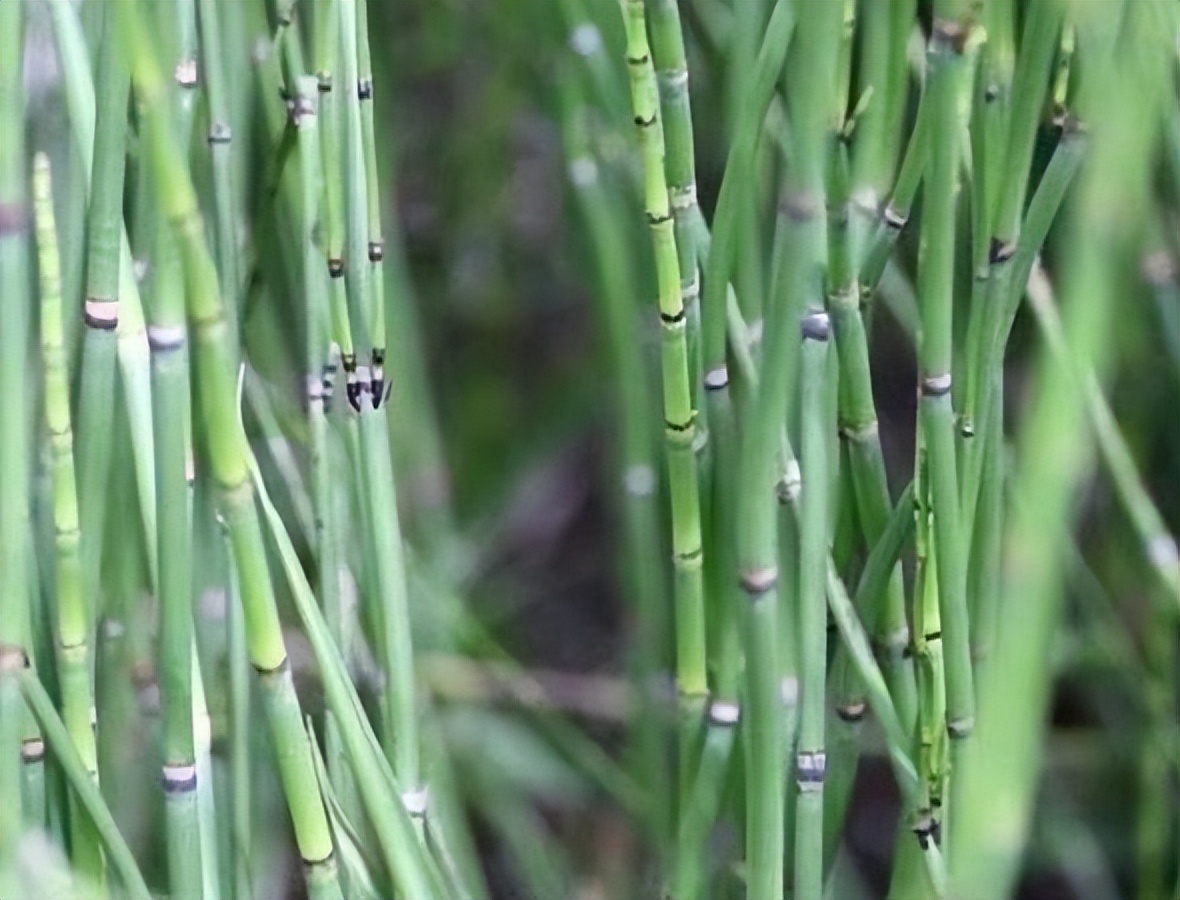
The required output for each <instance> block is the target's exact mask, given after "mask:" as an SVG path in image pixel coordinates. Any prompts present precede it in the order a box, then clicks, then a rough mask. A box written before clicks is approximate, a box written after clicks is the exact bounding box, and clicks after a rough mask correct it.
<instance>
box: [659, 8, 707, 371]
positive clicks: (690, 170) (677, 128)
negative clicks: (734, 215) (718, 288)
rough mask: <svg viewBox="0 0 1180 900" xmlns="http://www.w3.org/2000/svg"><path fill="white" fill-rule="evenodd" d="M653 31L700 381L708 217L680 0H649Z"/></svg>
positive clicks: (683, 292) (685, 298)
mask: <svg viewBox="0 0 1180 900" xmlns="http://www.w3.org/2000/svg"><path fill="white" fill-rule="evenodd" d="M646 4H647V9H648V19H649V22H650V29H649V30H650V33H651V52H652V61H653V64H654V66H655V70H656V78H657V81H658V83H659V94H660V115H661V117H662V119H663V123H664V146H665V151H666V158H665V167H664V168H665V173H666V180H667V183H668V200H669V202H670V204H671V206H672V216H673V219H674V222H675V232H676V254H677V258H678V260H679V264H680V297H681V302H682V303H683V304H684V308H685V312H686V315H687V322H688V331H687V332H686V338H687V341H688V344H689V351H690V365H691V366H692V370H691V374H692V376H693V384H694V386H695V385H697V376H698V374H699V373H698V371H697V370H698V368H699V366H700V358H699V347H698V345H697V341H698V337H699V327H700V317H699V306H700V304H699V302H698V301H699V299H700V290H701V282H700V272H699V265H700V262H699V259H700V254H699V248H698V247H697V246H696V244H697V239H696V234H697V233H698V231H699V225H700V223H701V222H702V216H701V209H700V206H699V205H698V204H697V177H696V159H695V155H696V154H695V147H694V143H693V134H692V102H691V99H690V94H689V89H688V83H689V82H688V61H687V60H686V59H685V55H684V33H683V31H682V30H681V27H680V10H679V8H678V5H677V0H646Z"/></svg>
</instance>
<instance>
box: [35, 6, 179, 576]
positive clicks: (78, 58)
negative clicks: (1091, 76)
mask: <svg viewBox="0 0 1180 900" xmlns="http://www.w3.org/2000/svg"><path fill="white" fill-rule="evenodd" d="M48 7H49V11H50V15H51V17H52V21H53V34H54V40H55V42H56V45H57V60H58V64H59V65H60V66H61V69H62V75H63V85H64V90H65V95H66V109H67V111H68V113H69V119H70V134H71V135H72V137H73V142H74V146H75V150H76V155H77V157H78V160H79V163H80V168H81V172H82V177H83V183H84V184H85V185H86V187H87V190H88V191H89V187H90V180H91V175H92V171H91V169H92V167H93V164H94V163H93V159H94V131H95V109H94V103H95V98H94V80H93V77H92V75H91V72H90V66H89V61H88V57H87V52H86V43H85V40H84V38H83V35H82V27H81V25H80V24H79V22H78V14H77V11H76V9H75V8H74V6H73V5H72V4H69V3H50V4H48ZM98 8H99V9H101V7H98ZM83 199H84V201H85V199H86V198H83ZM120 229H121V233H120V235H119V297H120V315H119V323H118V325H117V326H116V328H115V335H116V343H117V345H118V346H117V350H116V353H117V356H118V359H119V370H120V374H121V376H122V380H123V397H124V402H125V403H126V406H127V417H128V420H129V422H130V425H131V433H132V436H133V439H132V448H133V451H134V455H135V473H136V489H137V491H138V494H139V504H140V515H141V516H142V518H143V521H144V530H145V536H146V539H147V542H148V546H149V555H148V565H149V567H150V569H151V575H152V583H153V584H155V583H156V577H157V576H156V550H155V543H156V498H155V492H156V484H155V473H154V465H155V464H154V451H153V449H152V423H151V417H152V403H151V384H150V378H151V375H150V372H149V366H150V363H149V359H148V357H149V350H148V345H147V331H146V329H145V326H144V317H143V304H142V302H141V298H140V296H139V286H138V285H137V284H136V281H135V274H134V268H133V265H132V257H131V244H130V241H129V240H128V237H127V228H126V226H125V225H123V224H122V223H120Z"/></svg>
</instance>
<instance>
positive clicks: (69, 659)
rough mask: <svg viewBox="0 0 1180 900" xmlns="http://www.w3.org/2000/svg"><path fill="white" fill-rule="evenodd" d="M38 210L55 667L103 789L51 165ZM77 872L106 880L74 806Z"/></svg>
mask: <svg viewBox="0 0 1180 900" xmlns="http://www.w3.org/2000/svg"><path fill="white" fill-rule="evenodd" d="M33 194H34V198H33V202H34V214H35V216H36V222H37V247H38V271H39V273H40V278H41V350H42V358H43V360H44V367H45V420H46V424H47V426H48V430H49V446H50V453H51V455H52V459H53V466H52V471H51V475H50V479H51V481H52V484H53V527H54V547H55V549H56V584H57V628H56V632H57V660H58V670H59V677H60V679H61V694H62V711H63V713H62V714H63V717H64V720H65V723H66V729H67V730H68V731H69V734H70V739H71V741H73V744H74V748H75V749H76V750H77V751H78V757H79V758H80V759H81V760H82V763H83V765H84V766H85V768H86V771H87V773H88V774H89V776H90V777H91V779H93V780H94V782H95V783H96V784H97V783H98V751H97V748H96V746H95V740H94V726H93V724H92V716H93V714H94V694H93V692H92V690H91V675H90V622H91V618H92V615H93V614H92V612H91V610H90V601H89V598H88V596H87V594H88V591H87V587H88V584H89V582H88V581H87V580H86V579H85V578H83V577H82V560H81V557H80V555H79V547H78V545H79V529H78V493H77V483H76V481H75V475H74V436H73V433H72V431H71V428H70V400H69V380H68V374H67V371H66V359H65V350H64V347H63V340H64V338H63V324H64V323H63V318H62V298H61V265H60V258H59V256H58V248H57V229H56V224H55V222H54V217H53V188H52V184H51V178H50V171H49V159H48V158H47V157H46V156H45V155H44V154H38V155H37V157H36V159H35V160H34V164H33ZM70 845H71V849H72V858H73V864H74V867H75V868H76V869H78V871H79V872H81V873H82V874H84V875H85V876H86V877H87V878H88V879H90V880H91V881H92V882H93V883H94V884H96V885H102V884H103V882H104V879H105V864H104V861H103V856H102V847H101V844H100V842H99V838H98V835H97V834H96V833H95V831H94V829H93V826H92V825H91V823H90V822H89V821H88V820H87V819H86V818H85V817H84V815H83V812H82V809H81V808H80V807H78V806H77V805H75V806H74V807H73V808H72V809H71V811H70Z"/></svg>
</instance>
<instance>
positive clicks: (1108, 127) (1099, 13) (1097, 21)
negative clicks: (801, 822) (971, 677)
mask: <svg viewBox="0 0 1180 900" xmlns="http://www.w3.org/2000/svg"><path fill="white" fill-rule="evenodd" d="M1163 9H1164V6H1163V4H1154V3H1147V4H1132V5H1130V6H1128V7H1127V10H1126V13H1127V19H1126V21H1125V22H1124V30H1123V31H1122V35H1121V39H1120V37H1119V30H1118V29H1117V28H1116V27H1114V25H1115V22H1116V21H1117V20H1118V18H1119V15H1120V12H1121V10H1120V9H1119V8H1117V7H1115V6H1113V5H1111V6H1101V7H1099V6H1095V7H1094V8H1092V9H1090V8H1087V9H1085V10H1083V11H1078V12H1077V13H1076V15H1077V18H1076V19H1075V21H1076V22H1077V25H1078V43H1079V52H1080V55H1085V56H1086V57H1088V59H1089V60H1090V63H1089V64H1088V65H1087V66H1084V67H1082V68H1081V69H1080V71H1079V74H1080V75H1081V81H1080V84H1079V89H1078V103H1079V104H1080V110H1081V112H1082V113H1083V114H1084V115H1086V116H1087V118H1088V119H1089V120H1090V121H1093V122H1094V123H1096V124H1095V132H1094V136H1093V142H1092V144H1091V153H1092V155H1091V156H1090V159H1089V161H1088V165H1087V169H1086V175H1085V177H1084V179H1083V181H1082V184H1081V185H1080V194H1079V196H1078V202H1077V205H1076V206H1075V207H1074V211H1073V215H1072V216H1071V218H1070V228H1069V231H1068V234H1067V240H1068V242H1069V243H1068V246H1069V247H1070V260H1071V265H1070V266H1068V267H1066V268H1065V270H1064V271H1063V273H1062V274H1063V282H1062V289H1063V290H1062V293H1063V295H1064V297H1065V298H1067V299H1068V303H1067V304H1063V305H1064V307H1065V309H1066V310H1067V313H1066V318H1065V321H1064V323H1063V330H1064V334H1065V335H1066V345H1067V346H1069V347H1070V348H1071V354H1072V355H1073V357H1074V359H1075V360H1076V361H1077V363H1076V364H1078V365H1080V366H1082V367H1083V368H1085V369H1090V370H1092V371H1094V372H1095V373H1096V375H1097V376H1098V377H1099V378H1101V374H1102V373H1103V372H1104V370H1105V365H1106V363H1107V361H1108V360H1109V358H1110V349H1111V341H1110V340H1109V339H1108V337H1109V333H1110V328H1111V326H1112V325H1113V324H1114V321H1115V320H1114V310H1115V308H1116V307H1115V297H1118V296H1122V291H1123V289H1124V283H1123V279H1122V278H1121V277H1120V276H1119V274H1118V270H1117V268H1116V267H1115V266H1113V265H1112V262H1113V260H1114V259H1117V258H1119V257H1118V256H1116V255H1114V254H1113V252H1112V251H1113V249H1114V248H1117V247H1118V246H1119V244H1120V243H1121V242H1123V241H1125V240H1126V239H1127V236H1128V234H1129V232H1130V229H1131V227H1132V226H1131V223H1132V222H1134V221H1135V220H1136V218H1137V217H1138V216H1140V215H1141V214H1142V212H1143V211H1144V210H1145V209H1146V208H1147V207H1146V203H1147V198H1148V196H1149V194H1148V192H1149V178H1148V174H1147V172H1148V170H1147V169H1146V168H1144V167H1139V166H1133V165H1128V164H1127V163H1128V160H1131V159H1136V158H1139V156H1138V155H1139V154H1140V153H1142V152H1143V148H1144V147H1145V146H1147V145H1148V144H1149V143H1150V142H1152V141H1154V140H1155V138H1156V134H1157V132H1156V127H1155V125H1156V121H1157V120H1156V118H1155V114H1156V111H1157V110H1158V109H1161V108H1163V107H1162V104H1163V102H1164V96H1165V92H1164V91H1163V90H1161V84H1162V82H1161V81H1160V80H1159V79H1158V71H1159V70H1158V69H1155V68H1154V66H1155V65H1156V64H1158V62H1159V61H1160V59H1161V58H1162V57H1163V56H1164V55H1168V56H1169V57H1170V55H1171V48H1168V50H1166V51H1165V50H1164V44H1163V43H1161V42H1153V41H1152V40H1151V35H1153V34H1155V33H1158V22H1157V21H1153V20H1154V19H1155V16H1156V15H1157V14H1159V13H1161V12H1162V11H1163ZM1116 54H1117V56H1116ZM1116 58H1117V59H1118V61H1119V62H1118V65H1112V63H1113V61H1114V60H1115V59H1116ZM1128 93H1133V94H1134V95H1135V96H1136V98H1137V99H1136V102H1134V103H1129V102H1127V100H1126V97H1127V96H1128ZM1168 93H1169V94H1170V91H1169V92H1168ZM1156 104H1161V105H1160V106H1157V105H1156ZM1168 106H1169V107H1170V106H1171V103H1170V97H1169V102H1168ZM1072 380H1073V375H1072V373H1071V371H1070V369H1069V368H1068V367H1064V366H1061V365H1059V364H1058V363H1057V361H1056V360H1054V359H1053V354H1052V351H1051V350H1050V349H1048V348H1046V349H1045V350H1044V351H1042V353H1041V354H1040V359H1039V361H1038V368H1037V372H1036V375H1035V376H1034V380H1033V384H1034V385H1035V388H1034V397H1033V400H1032V402H1031V404H1030V405H1029V407H1028V409H1027V411H1026V413H1025V415H1026V417H1027V418H1026V420H1025V423H1024V430H1023V431H1022V437H1021V441H1020V444H1021V451H1022V454H1021V456H1020V457H1018V458H1019V459H1021V460H1022V464H1021V465H1020V467H1019V468H1018V470H1017V472H1016V475H1015V478H1014V490H1013V496H1014V497H1018V498H1020V499H1021V502H1020V503H1019V504H1018V505H1016V506H1014V509H1013V522H1012V526H1011V527H1010V528H1009V529H1007V531H1006V536H1005V550H1006V553H1007V559H1008V564H1007V568H1006V572H1005V585H1004V587H1005V591H1006V592H1009V593H1010V595H1011V596H1015V597H1022V598H1037V602H1036V603H1030V604H1027V605H1024V606H1023V607H1022V609H1021V615H1019V616H1007V615H1005V616H1001V617H1000V618H999V621H998V625H997V631H996V641H995V662H994V663H993V664H992V665H989V666H987V667H985V668H984V669H983V670H982V673H981V678H980V684H979V693H980V699H979V721H980V728H979V738H978V740H977V741H975V742H973V744H972V745H970V746H968V748H967V752H966V753H965V754H964V759H963V760H962V766H961V772H960V775H959V776H958V779H957V780H958V781H959V782H960V788H959V790H958V792H957V794H956V798H955V800H956V803H957V808H958V810H959V812H957V813H956V814H955V827H954V829H953V831H952V834H951V837H952V841H953V846H952V854H951V875H952V882H953V885H954V887H955V890H956V891H957V892H960V893H963V894H967V893H970V894H971V895H972V896H978V897H980V898H981V900H991V898H999V897H1002V896H1007V895H1008V894H1009V892H1010V890H1011V888H1012V885H1013V883H1014V880H1015V877H1016V874H1017V865H1018V858H1017V850H1018V845H1017V843H1016V842H1014V841H1012V840H1011V839H1010V838H1009V837H1007V836H1001V835H999V834H997V833H995V832H989V830H988V826H987V824H986V823H985V822H984V821H983V819H984V816H983V815H982V814H981V813H982V810H980V809H978V808H976V806H975V804H978V803H980V802H982V798H985V797H986V798H987V801H986V802H988V803H1000V804H1003V806H1004V808H1006V809H1010V810H1012V815H1013V816H1015V817H1016V818H1014V819H1013V821H1019V822H1021V823H1027V821H1028V818H1029V813H1030V810H1031V808H1032V804H1033V802H1034V790H1035V774H1036V771H1037V768H1038V766H1037V762H1038V759H1039V755H1040V749H1039V743H1040V737H1041V729H1042V723H1043V721H1044V716H1045V713H1046V709H1047V705H1048V702H1049V687H1050V679H1049V678H1048V677H1047V670H1048V667H1049V665H1050V662H1049V650H1050V648H1051V646H1052V638H1053V636H1054V633H1055V630H1056V629H1057V628H1058V627H1059V621H1060V612H1061V606H1062V603H1061V601H1062V593H1063V592H1062V580H1061V578H1060V570H1061V566H1062V564H1063V563H1062V553H1061V552H1060V549H1061V548H1062V547H1063V546H1064V542H1065V540H1066V536H1067V522H1068V520H1069V518H1070V514H1071V512H1072V509H1073V507H1074V506H1075V505H1076V503H1075V502H1074V498H1073V496H1072V495H1073V492H1074V487H1075V485H1076V483H1077V479H1078V478H1079V477H1080V476H1081V474H1082V473H1083V472H1084V471H1085V469H1086V468H1087V467H1088V465H1089V456H1090V452H1091V450H1090V447H1091V444H1090V442H1089V441H1088V440H1087V439H1086V435H1085V433H1084V427H1083V423H1084V408H1083V403H1082V396H1081V395H1080V394H1079V393H1078V392H1077V391H1076V390H1074V388H1073V385H1071V381H1072ZM1034 547H1035V549H1033V548H1034ZM1016 685H1022V686H1024V687H1023V696H1024V698H1025V700H1024V702H1023V703H1021V704H1012V703H1011V702H1010V698H1011V697H1012V696H1013V693H1012V692H1013V690H1014V688H1015V686H1016ZM1001 722H1002V723H1003V724H1002V725H1000V724H999V723H1001ZM1001 771H1002V772H1003V773H1004V774H1003V776H1002V777H1000V775H999V773H1000V772H1001ZM960 848H962V849H960ZM966 848H970V849H969V850H968V849H966Z"/></svg>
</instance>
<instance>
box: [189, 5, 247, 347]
mask: <svg viewBox="0 0 1180 900" xmlns="http://www.w3.org/2000/svg"><path fill="white" fill-rule="evenodd" d="M219 2H221V0H197V13H198V15H197V24H198V28H199V31H200V35H201V46H200V49H201V63H202V66H203V68H202V73H201V74H202V81H203V84H204V87H205V97H206V99H207V100H208V103H209V132H208V135H207V136H206V137H207V142H208V145H209V155H210V158H211V162H212V176H213V178H212V180H213V209H214V214H215V221H214V226H215V227H214V229H213V234H214V236H215V238H216V241H215V246H216V247H217V274H218V277H219V284H220V288H221V296H222V297H223V298H224V303H225V310H226V316H227V318H228V319H229V321H230V323H231V324H232V325H233V326H234V327H232V328H230V329H229V337H230V340H231V342H232V343H234V344H235V345H236V343H237V335H238V321H239V312H238V290H239V287H240V285H241V275H240V273H239V271H238V268H239V267H238V234H237V228H236V225H235V222H236V217H235V210H234V197H235V191H234V166H233V156H232V150H231V148H232V140H233V130H232V129H231V128H230V122H229V104H228V98H227V96H226V95H227V86H226V83H225V82H226V73H225V69H224V60H223V54H222V49H221V25H220V22H219V16H218V10H217V7H218V3H219ZM236 355H237V353H236V352H235V356H236Z"/></svg>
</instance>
